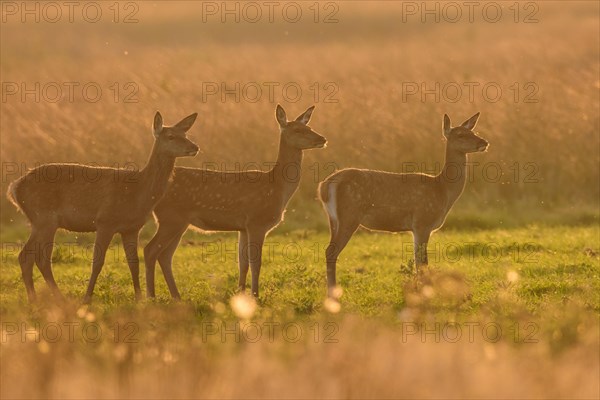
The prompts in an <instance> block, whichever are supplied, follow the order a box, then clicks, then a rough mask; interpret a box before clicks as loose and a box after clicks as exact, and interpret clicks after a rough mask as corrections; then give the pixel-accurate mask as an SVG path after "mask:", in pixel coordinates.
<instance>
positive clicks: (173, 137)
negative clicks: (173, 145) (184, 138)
mask: <svg viewBox="0 0 600 400" xmlns="http://www.w3.org/2000/svg"><path fill="white" fill-rule="evenodd" d="M167 138H168V139H169V140H173V139H175V136H174V135H168V136H167Z"/></svg>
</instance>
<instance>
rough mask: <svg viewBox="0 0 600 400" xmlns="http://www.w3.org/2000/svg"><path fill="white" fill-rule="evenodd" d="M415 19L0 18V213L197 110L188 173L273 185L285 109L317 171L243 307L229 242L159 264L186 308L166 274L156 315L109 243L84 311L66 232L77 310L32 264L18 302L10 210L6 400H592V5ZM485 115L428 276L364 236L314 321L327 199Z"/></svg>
mask: <svg viewBox="0 0 600 400" xmlns="http://www.w3.org/2000/svg"><path fill="white" fill-rule="evenodd" d="M407 3H411V4H413V5H414V4H416V5H417V6H418V5H419V4H421V2H366V1H365V2H361V1H358V2H321V3H312V2H299V3H298V4H299V7H300V8H301V11H302V18H301V19H300V20H299V21H298V22H289V21H286V20H285V18H283V17H282V14H281V13H280V9H279V8H276V12H275V14H274V17H273V18H274V21H273V22H272V23H271V22H269V21H268V20H267V19H266V18H267V10H266V8H264V7H263V9H262V12H263V18H262V19H261V20H260V21H258V22H248V21H246V20H245V19H244V18H246V19H248V18H249V17H248V15H250V14H244V13H243V12H242V14H241V16H240V21H239V22H236V21H235V20H234V17H232V16H229V17H227V18H228V19H226V21H225V22H224V23H223V22H221V18H222V17H223V16H222V15H221V11H222V10H218V11H215V9H214V8H212V7H217V8H218V7H221V6H220V4H222V3H221V2H191V1H190V2H163V1H158V2H120V3H116V4H117V5H116V6H115V5H114V4H113V3H110V4H109V3H108V2H98V4H100V6H101V8H102V18H100V20H99V21H98V22H95V23H90V22H87V21H86V20H85V19H84V18H82V16H81V13H80V11H81V10H80V9H79V8H76V11H75V14H74V22H72V23H71V22H69V21H68V20H66V16H65V14H64V13H65V12H66V11H65V9H63V19H62V20H60V21H58V22H49V21H47V20H44V15H42V17H41V20H40V21H39V22H36V21H35V20H34V19H33V17H31V16H29V17H27V18H29V19H27V18H26V20H25V22H24V23H23V22H22V21H21V19H22V18H24V17H23V16H22V15H21V14H19V11H20V10H17V11H16V12H17V13H16V14H14V13H13V12H15V11H14V9H13V8H10V7H8V6H6V2H2V3H0V4H2V13H3V14H2V18H3V20H2V24H1V25H0V59H1V62H0V78H1V79H0V80H1V81H2V101H1V103H0V107H1V109H0V133H1V134H0V158H1V163H2V181H1V182H0V189H1V191H2V193H5V192H6V189H7V187H8V184H9V183H10V182H11V181H12V180H14V179H16V178H18V177H19V176H21V175H22V174H24V173H25V172H26V171H27V170H28V169H29V168H33V167H35V166H37V165H39V164H41V163H47V162H80V163H87V164H97V165H111V166H120V167H130V168H141V167H142V166H143V165H144V163H145V161H146V159H147V157H148V153H149V151H150V148H151V146H152V135H151V130H150V126H151V123H152V117H153V115H154V112H155V111H156V110H160V111H161V113H162V115H163V116H164V117H165V122H166V123H167V124H170V123H174V122H176V121H178V120H179V119H181V118H183V117H184V116H186V115H188V114H190V113H192V112H198V114H199V116H198V120H197V122H196V124H195V125H194V127H193V128H192V129H191V131H190V133H189V134H190V136H191V138H192V139H193V140H194V141H195V142H196V143H197V144H198V145H199V146H200V148H201V153H200V154H198V155H197V156H196V157H194V158H185V159H181V160H179V161H178V164H179V165H186V166H194V167H208V168H212V169H220V170H228V171H231V170H240V169H242V170H244V169H255V168H257V167H258V168H262V169H267V168H269V165H270V163H272V162H273V161H274V160H275V159H276V156H277V148H278V140H279V138H278V128H277V125H276V121H275V115H274V113H275V106H276V104H277V103H280V104H281V105H282V106H283V107H284V108H285V109H286V111H287V113H288V117H290V118H291V117H295V116H296V115H298V114H300V113H301V112H302V111H304V110H305V109H306V108H307V107H309V106H310V105H313V104H314V105H316V109H315V112H314V114H313V117H312V120H311V122H310V125H311V127H312V128H313V129H314V130H315V131H317V132H319V133H320V134H322V135H324V136H325V137H327V139H328V141H329V143H328V147H327V148H326V149H318V150H311V151H308V152H306V153H305V156H304V164H303V171H302V181H301V185H300V188H299V190H298V192H297V193H296V194H295V196H294V197H293V198H292V200H291V202H290V204H289V207H288V209H287V212H286V214H285V221H284V222H283V223H282V224H281V225H280V226H279V227H278V228H276V229H275V230H274V231H273V232H272V233H271V234H270V235H269V237H268V238H267V240H266V245H265V249H264V257H263V268H262V271H261V296H260V298H259V299H258V302H257V303H255V302H254V301H253V300H252V299H248V298H246V297H243V296H239V295H237V294H236V287H237V279H238V271H237V263H236V248H237V243H236V241H237V237H236V235H234V234H229V233H214V234H204V233H199V232H194V231H188V232H187V233H186V235H185V236H184V238H183V240H182V244H181V246H180V248H179V249H178V251H177V253H176V255H175V259H174V268H173V269H174V274H175V278H176V280H177V283H178V286H179V289H180V291H181V293H182V296H183V301H182V302H172V301H171V300H170V298H169V295H168V291H167V288H166V285H165V282H164V279H163V278H162V276H161V272H160V269H159V268H157V298H156V299H155V300H153V301H150V300H143V301H141V302H139V303H136V302H135V301H134V300H133V287H132V285H131V278H130V276H129V271H128V269H127V267H126V263H125V261H124V254H123V251H122V249H121V248H120V244H119V241H118V240H117V239H115V240H114V241H113V243H112V245H111V248H110V249H109V252H108V253H107V259H106V264H105V266H104V269H103V271H102V274H101V275H100V278H99V281H98V284H97V286H96V291H95V296H94V302H93V304H92V305H91V306H89V307H87V306H85V307H84V306H81V305H80V303H79V300H80V298H81V297H82V296H83V293H84V290H85V287H86V283H87V279H88V278H89V271H90V262H91V254H92V252H91V251H92V244H93V239H94V236H93V235H92V234H76V233H70V232H64V231H63V232H59V234H58V235H57V237H56V248H55V251H54V253H53V271H54V274H55V277H56V279H57V282H58V285H59V287H60V288H61V290H62V291H63V293H64V294H65V295H66V298H67V299H66V300H65V301H62V302H61V301H56V300H55V299H53V298H52V297H51V296H50V295H49V294H48V293H47V292H46V291H45V290H44V289H45V283H44V281H43V279H42V277H41V275H40V274H39V271H37V269H36V271H35V275H34V276H35V284H36V289H37V290H38V292H39V293H40V300H39V302H38V303H37V304H34V305H28V304H27V301H26V294H25V289H24V285H23V283H22V282H21V277H20V274H21V272H20V268H19V264H18V261H17V255H18V252H19V249H20V246H22V245H23V243H24V242H25V241H26V240H27V237H28V234H29V227H28V224H27V221H26V219H25V218H24V217H23V215H22V214H19V213H18V212H17V211H16V210H15V208H14V207H13V205H12V204H10V203H9V202H8V200H7V199H6V198H5V197H2V198H1V199H0V207H1V215H0V228H1V232H0V240H1V241H2V255H1V257H2V260H1V263H0V323H1V324H2V327H1V328H2V329H1V332H0V333H1V335H2V337H1V341H0V388H1V389H0V396H1V397H2V398H242V397H243V398H314V397H319V398H598V396H600V386H599V384H598V379H597V377H598V375H599V373H600V359H599V356H598V354H599V352H600V337H599V334H600V324H599V322H600V320H599V316H600V295H599V293H600V276H599V275H600V228H599V225H598V221H599V217H600V215H599V214H600V212H599V208H598V204H599V203H598V201H599V198H600V173H599V168H598V165H599V163H600V135H599V131H600V112H599V107H600V103H599V100H600V98H599V96H598V91H599V89H600V80H599V78H598V77H599V73H600V65H599V62H598V60H599V56H600V52H599V40H598V35H597V33H598V30H599V19H598V15H599V6H598V4H596V3H594V2H569V3H566V2H565V3H563V2H520V3H517V6H516V7H517V8H516V9H515V8H514V7H515V5H514V4H513V3H512V2H506V3H505V2H496V3H494V4H500V5H501V6H502V12H503V18H502V19H501V20H500V21H498V22H494V23H492V22H489V21H486V20H485V19H484V18H483V17H482V14H481V10H480V8H477V9H476V10H477V11H476V12H475V14H474V19H475V20H474V21H473V22H472V23H471V22H468V21H465V20H464V18H466V14H467V11H466V10H463V15H464V18H463V20H461V21H460V22H456V23H454V22H448V21H445V20H444V18H441V20H440V21H439V22H436V21H435V20H434V19H433V17H429V19H427V20H426V22H424V23H423V22H422V21H421V15H420V14H416V15H412V14H410V13H407V8H406V7H407ZM38 4H40V10H42V8H41V7H43V4H47V3H43V2H42V3H38ZM81 4H85V3H81ZM230 4H231V7H235V6H234V5H235V4H238V6H237V7H240V10H244V8H243V7H244V5H243V3H235V2H232V3H230ZM256 4H259V5H260V4H262V3H260V2H259V3H256ZM277 4H278V6H277V7H283V6H284V5H285V4H286V3H277ZM315 4H316V5H315ZM431 4H432V5H431V7H434V5H433V4H438V6H439V7H440V8H443V7H445V6H447V4H448V3H443V2H442V3H437V2H432V3H431ZM482 4H484V3H482ZM532 4H533V5H534V6H532ZM17 6H18V4H17ZM7 7H8V8H7ZM78 7H79V6H78ZM111 7H112V8H111ZM115 7H116V9H115ZM207 7H208V8H207ZM480 7H481V5H480ZM511 7H512V8H511ZM115 10H117V11H118V12H119V13H118V18H117V17H116V14H115V12H116V11H115ZM517 10H518V15H517V14H515V13H516V12H517ZM536 10H537V11H536ZM247 11H248V12H250V11H251V10H247ZM317 11H318V14H315V13H316V12H317ZM48 12H49V11H48ZM213 12H216V14H213ZM532 12H534V14H531V13H532ZM532 15H534V16H533V17H532ZM47 17H48V15H46V19H48V18H47ZM88 17H89V16H88ZM442 17H443V16H442ZM532 18H533V19H534V20H535V22H534V21H533V20H532ZM128 19H129V22H130V23H125V21H126V20H128ZM515 19H516V20H517V22H515ZM315 20H317V22H315ZM405 20H406V21H405ZM526 20H527V23H526V22H525V21H526ZM325 21H328V22H327V23H325ZM36 85H38V86H36ZM436 85H439V88H440V89H439V90H436V89H435V88H436ZM57 87H58V88H59V90H60V92H57V91H56V90H57ZM484 87H485V88H487V89H486V90H487V91H484V90H483V88H484ZM38 88H39V89H38ZM70 88H72V92H70V90H71V89H70ZM84 88H86V89H84ZM98 88H100V91H101V95H99V96H98V94H97V93H98V92H97V91H96V90H97V89H98ZM257 88H259V91H257ZM284 88H286V89H284ZM298 88H300V90H301V92H297V89H298ZM457 88H459V89H460V93H459V92H457ZM469 88H472V92H471V89H469ZM498 88H500V91H501V94H499V92H497V89H498ZM271 89H272V92H270V90H271ZM24 91H25V92H24ZM57 93H58V94H60V95H58V94H57ZM477 111H480V112H481V118H480V120H479V122H478V125H477V128H476V131H477V132H479V134H480V135H481V136H482V137H484V138H485V139H487V140H488V141H489V142H490V148H489V150H488V152H486V153H482V154H474V155H472V156H470V159H469V161H470V162H471V164H470V166H469V171H468V172H469V180H468V182H467V186H466V189H465V191H464V193H463V195H462V197H461V198H460V199H459V200H458V202H457V203H456V204H455V206H454V209H453V210H452V211H451V213H450V215H449V217H448V219H447V221H446V225H445V226H444V227H443V228H442V229H441V230H440V231H439V232H438V233H436V234H434V235H433V237H432V241H431V243H430V248H429V252H430V255H429V259H430V266H429V268H428V269H426V270H425V271H423V272H422V273H421V274H419V275H415V273H414V265H413V262H412V237H411V236H410V234H398V235H392V234H384V233H372V232H365V231H360V232H358V233H357V234H356V235H355V236H354V237H353V238H352V240H351V241H350V244H349V245H348V247H347V248H346V250H345V251H344V252H343V253H342V254H341V256H340V261H339V263H338V281H339V284H340V286H341V288H342V289H343V295H342V296H341V300H340V303H339V304H337V303H331V302H328V301H325V260H324V249H325V247H326V246H327V243H328V228H327V221H326V217H325V213H324V212H323V210H322V208H321V205H320V204H319V202H318V200H317V199H316V188H317V184H318V182H319V181H321V180H322V179H324V178H325V177H326V176H327V175H329V174H330V173H332V172H333V171H334V170H336V169H340V168H344V167H349V166H353V167H361V168H373V169H382V170H389V171H396V172H412V171H415V170H418V171H423V172H428V173H435V172H437V171H439V170H440V169H441V165H442V163H443V161H444V141H443V140H442V132H441V125H442V116H443V114H444V113H447V114H448V115H449V116H450V118H451V119H452V122H453V123H454V124H459V123H461V122H462V121H464V120H465V119H467V118H468V117H470V116H471V115H473V114H474V113H475V112H477ZM154 230H155V226H154V224H153V223H152V222H149V223H148V224H147V225H146V227H145V228H144V230H143V231H142V234H141V241H140V245H141V246H144V245H145V244H146V243H147V242H148V240H149V239H150V237H151V236H152V234H153V233H154ZM140 256H143V254H142V251H141V249H140ZM142 261H143V258H142ZM141 281H142V288H144V286H145V280H144V271H143V268H142V273H141Z"/></svg>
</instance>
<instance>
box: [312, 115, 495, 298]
mask: <svg viewBox="0 0 600 400" xmlns="http://www.w3.org/2000/svg"><path fill="white" fill-rule="evenodd" d="M444 117H445V118H444V135H445V136H446V138H447V140H448V143H447V145H446V161H445V165H444V168H443V169H442V171H441V172H440V173H439V174H438V175H435V176H432V175H427V174H421V173H410V174H400V173H392V172H383V171H374V170H365V169H353V168H348V169H343V170H341V171H338V172H336V173H334V174H332V175H330V176H329V177H328V178H327V179H326V180H325V181H323V182H322V183H321V185H320V187H319V197H320V199H321V201H322V202H323V205H324V207H325V211H326V212H327V215H328V217H329V225H330V233H331V239H330V243H329V246H328V247H327V250H326V260H327V283H328V288H329V292H330V294H332V289H333V288H334V287H335V285H336V264H337V257H338V256H339V254H340V252H341V251H342V250H343V249H344V247H345V246H346V245H347V244H348V241H349V240H350V238H351V237H352V235H353V234H354V232H355V231H356V230H357V229H358V227H359V226H362V227H364V228H367V229H370V230H377V231H387V232H408V231H410V232H412V233H413V237H414V251H415V264H416V265H417V267H419V266H421V265H425V264H427V243H428V241H429V237H430V235H431V233H432V232H434V231H436V230H438V229H439V228H441V227H442V225H443V224H444V221H445V219H446V216H447V215H448V213H449V212H450V209H451V208H452V206H453V205H454V203H455V202H456V200H457V199H458V198H459V197H460V195H461V193H462V192H463V190H464V187H465V182H466V172H467V171H466V165H467V153H469V152H477V151H485V149H487V146H488V143H487V141H485V140H484V139H482V138H480V137H479V136H477V135H475V134H474V133H473V132H472V131H471V130H472V129H473V127H474V126H475V124H476V122H477V119H478V117H479V113H478V114H476V115H474V116H473V117H471V118H470V119H469V120H467V121H465V122H464V123H463V124H462V125H461V126H459V127H456V128H451V127H450V119H449V118H448V117H447V116H444Z"/></svg>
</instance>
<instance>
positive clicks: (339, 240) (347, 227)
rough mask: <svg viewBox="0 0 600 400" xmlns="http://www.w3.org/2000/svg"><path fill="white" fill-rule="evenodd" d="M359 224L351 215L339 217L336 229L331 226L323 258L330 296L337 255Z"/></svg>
mask: <svg viewBox="0 0 600 400" xmlns="http://www.w3.org/2000/svg"><path fill="white" fill-rule="evenodd" d="M359 225H360V223H359V221H358V218H356V217H352V218H349V219H344V218H339V219H338V221H337V229H335V230H334V229H333V226H332V227H331V228H332V229H331V238H330V240H329V245H328V246H327V249H326V250H325V259H326V261H327V293H328V295H329V296H330V297H333V295H334V293H333V289H334V288H335V287H336V267H337V259H338V256H339V255H340V253H341V252H342V250H344V248H345V247H346V245H347V244H348V242H349V241H350V238H351V237H352V235H354V232H356V230H357V229H358V226H359Z"/></svg>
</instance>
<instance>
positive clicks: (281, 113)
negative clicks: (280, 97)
mask: <svg viewBox="0 0 600 400" xmlns="http://www.w3.org/2000/svg"><path fill="white" fill-rule="evenodd" d="M275 118H276V119H277V122H278V123H279V126H282V127H283V126H286V125H287V116H286V115H285V110H284V109H283V107H281V106H280V105H279V104H277V108H276V109H275Z"/></svg>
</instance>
